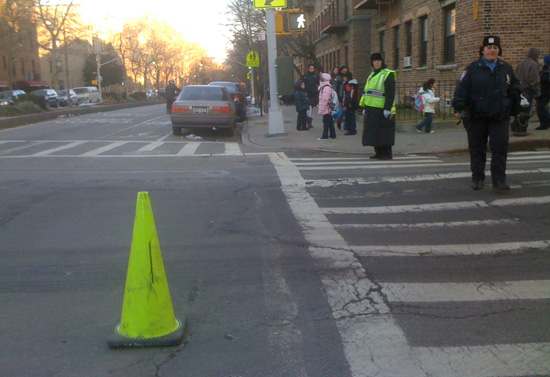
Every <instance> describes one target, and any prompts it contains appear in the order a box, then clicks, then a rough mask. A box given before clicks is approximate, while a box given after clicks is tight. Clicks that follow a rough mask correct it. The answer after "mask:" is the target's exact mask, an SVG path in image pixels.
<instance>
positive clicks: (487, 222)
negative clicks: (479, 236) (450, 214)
mask: <svg viewBox="0 0 550 377" xmlns="http://www.w3.org/2000/svg"><path fill="white" fill-rule="evenodd" d="M518 222H519V219H504V220H471V221H449V222H443V221H441V222H433V223H417V224H411V223H406V224H335V225H334V226H335V227H336V228H338V229H392V230H393V229H415V230H416V229H422V228H426V229H428V228H455V227H465V226H476V227H477V226H495V225H506V224H517V223H518Z"/></svg>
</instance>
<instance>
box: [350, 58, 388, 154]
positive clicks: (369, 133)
mask: <svg viewBox="0 0 550 377" xmlns="http://www.w3.org/2000/svg"><path fill="white" fill-rule="evenodd" d="M370 60H371V64H372V68H373V71H372V72H371V73H370V75H369V77H368V78H367V83H366V84H365V91H364V92H363V96H362V97H361V101H360V102H359V106H361V107H364V108H365V111H364V113H363V115H364V117H363V135H362V140H361V141H362V143H363V146H364V147H365V146H367V145H369V146H373V147H374V152H375V154H374V155H372V156H370V158H373V159H377V160H391V159H392V145H394V144H395V75H396V73H395V71H391V70H389V69H387V68H386V65H385V64H384V58H383V57H382V54H380V53H379V52H377V53H374V54H372V55H371V57H370Z"/></svg>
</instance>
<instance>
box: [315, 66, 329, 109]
mask: <svg viewBox="0 0 550 377" xmlns="http://www.w3.org/2000/svg"><path fill="white" fill-rule="evenodd" d="M331 100H332V85H330V75H329V74H328V73H321V82H320V83H319V110H317V112H318V113H319V114H321V115H326V114H330V113H331V112H332V110H331V109H330V106H329V102H330V101H331Z"/></svg>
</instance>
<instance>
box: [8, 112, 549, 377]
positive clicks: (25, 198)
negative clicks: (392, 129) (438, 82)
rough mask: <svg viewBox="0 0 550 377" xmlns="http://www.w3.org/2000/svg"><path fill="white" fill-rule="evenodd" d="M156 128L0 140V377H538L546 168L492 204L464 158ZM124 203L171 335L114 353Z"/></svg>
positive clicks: (543, 160) (544, 339) (517, 170)
mask: <svg viewBox="0 0 550 377" xmlns="http://www.w3.org/2000/svg"><path fill="white" fill-rule="evenodd" d="M163 111H164V106H163V105H156V106H148V107H145V108H136V109H131V110H122V111H115V112H109V113H100V114H90V115H86V116H80V117H71V118H63V119H57V120H54V121H49V122H44V123H40V124H36V125H32V126H25V127H19V128H15V129H9V130H4V131H1V132H0V195H1V197H2V200H1V201H0V258H1V262H2V263H1V264H0V272H1V273H0V319H1V323H2V325H1V327H0V336H1V337H2V341H1V342H0V366H1V367H0V376H4V375H6V376H14V375H25V376H40V377H42V376H157V375H158V376H205V377H210V376H212V377H214V376H242V377H248V376H251V377H252V376H274V377H275V376H312V377H321V376H327V377H328V376H333V377H334V376H338V377H340V376H342V377H346V376H354V377H358V376H394V377H399V376H403V377H405V376H406V377H412V376H441V377H447V376H453V377H454V376H460V377H464V376H476V377H477V376H479V377H482V376H487V377H489V376H491V377H496V376H550V330H549V329H550V294H549V293H548V292H550V289H549V288H550V283H549V280H548V276H550V274H549V272H550V259H549V258H548V252H549V249H550V238H549V237H548V235H549V234H550V232H549V230H550V229H549V227H550V225H549V215H548V214H549V213H550V211H549V207H550V204H549V202H550V199H549V196H548V193H549V187H550V180H548V172H549V171H550V163H549V162H548V157H550V153H548V151H540V152H529V153H521V154H514V155H511V156H510V159H509V178H508V180H509V183H510V184H511V185H512V191H511V192H509V193H507V194H505V195H502V194H497V193H495V192H493V191H492V190H491V189H490V188H487V189H485V190H483V191H480V192H474V191H472V190H470V189H469V175H468V173H467V171H468V163H467V158H466V156H460V155H459V156H452V157H445V156H444V157H428V158H426V157H415V156H408V157H404V158H402V159H395V160H393V161H391V162H389V163H384V162H372V161H365V158H364V156H346V158H343V157H341V156H338V155H334V154H326V153H312V152H309V153H307V152H300V153H297V152H289V153H287V154H284V153H270V151H268V150H264V149H258V150H254V149H252V148H246V150H243V149H244V148H242V146H241V145H240V144H238V137H239V134H238V133H237V136H236V137H235V138H232V139H224V138H219V137H218V135H216V134H203V135H201V136H202V137H203V138H202V139H197V138H195V137H189V138H188V137H185V136H184V137H176V136H173V135H172V134H171V127H170V123H169V121H168V117H167V116H166V115H165V114H163ZM243 152H244V153H243ZM140 191H147V192H149V195H150V198H151V203H152V207H153V211H154V217H155V223H156V228H157V232H158V235H159V241H160V245H161V250H162V256H163V259H164V263H165V267H166V275H167V279H168V282H169V286H170V293H171V296H172V301H173V304H174V310H175V313H176V317H177V318H178V319H180V320H185V321H186V322H187V324H188V334H187V337H186V344H185V345H182V346H179V347H169V348H148V349H116V350H113V349H109V348H108V347H107V343H106V338H107V337H108V336H109V335H110V334H111V333H112V331H113V330H114V327H115V325H116V324H117V323H118V321H119V320H120V313H121V308H122V297H123V294H124V282H125V279H126V269H127V265H128V257H129V250H130V245H131V242H132V227H133V222H134V211H135V205H136V196H137V193H138V192H140Z"/></svg>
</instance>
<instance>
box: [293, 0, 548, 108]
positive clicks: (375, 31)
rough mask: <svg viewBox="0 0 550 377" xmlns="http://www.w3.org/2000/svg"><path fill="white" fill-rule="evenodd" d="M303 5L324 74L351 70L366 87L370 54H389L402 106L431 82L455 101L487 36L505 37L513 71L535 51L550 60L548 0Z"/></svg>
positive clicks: (327, 0)
mask: <svg viewBox="0 0 550 377" xmlns="http://www.w3.org/2000/svg"><path fill="white" fill-rule="evenodd" d="M297 5H298V6H301V7H302V9H304V10H305V11H306V12H307V14H308V17H309V19H310V20H311V22H309V24H308V31H309V32H310V33H311V35H312V37H313V38H312V39H313V42H314V44H315V51H316V56H317V57H318V59H319V61H320V62H321V65H322V66H323V70H324V71H327V72H330V71H331V69H332V67H333V66H335V65H341V64H346V65H348V66H349V67H350V70H351V71H352V72H353V73H354V75H355V77H356V78H357V80H358V81H359V83H360V85H362V84H363V83H364V82H365V80H366V77H367V76H368V74H369V72H370V70H371V67H370V61H369V56H370V54H371V53H372V52H382V53H383V55H384V57H385V61H386V64H387V65H388V68H390V69H394V70H396V71H397V73H398V75H397V77H398V83H399V85H400V90H401V91H402V97H401V99H400V100H398V101H403V98H410V92H412V93H414V91H416V90H418V86H419V85H420V84H421V83H422V82H424V81H425V80H427V79H428V78H430V77H433V78H435V79H436V80H438V81H439V82H440V83H445V82H447V83H448V85H446V86H445V87H441V86H440V88H441V90H440V94H442V95H445V96H447V98H449V97H450V96H452V89H454V83H455V82H456V80H457V78H458V77H459V76H460V74H461V72H462V70H463V69H464V68H465V67H466V66H467V65H468V64H469V63H471V62H472V61H474V60H476V59H477V58H478V57H479V48H480V46H481V42H482V40H483V37H484V36H486V35H498V36H500V37H501V40H502V49H503V52H504V54H503V56H502V58H503V59H504V60H505V61H507V62H508V63H510V64H511V65H512V66H513V67H515V66H516V65H517V64H518V63H519V62H520V61H521V60H523V59H524V58H525V57H526V55H527V51H528V49H529V48H530V47H537V48H539V49H540V50H541V52H542V54H541V62H542V57H543V56H544V55H547V54H550V1H549V0H321V1H307V0H304V1H297ZM302 64H306V63H305V62H302ZM407 85H408V86H410V88H409V89H406V86H407ZM405 91H406V92H407V94H403V93H404V92H405ZM442 92H443V93H442Z"/></svg>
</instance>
